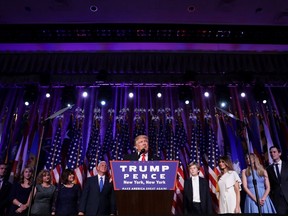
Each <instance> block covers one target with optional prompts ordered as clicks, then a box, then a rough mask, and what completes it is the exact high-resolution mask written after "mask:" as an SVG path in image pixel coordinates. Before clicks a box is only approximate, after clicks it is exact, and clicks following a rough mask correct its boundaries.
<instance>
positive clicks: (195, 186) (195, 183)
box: [192, 176, 201, 203]
mask: <svg viewBox="0 0 288 216" xmlns="http://www.w3.org/2000/svg"><path fill="white" fill-rule="evenodd" d="M192 189H193V202H197V203H200V202H201V200H200V191H199V176H192Z"/></svg>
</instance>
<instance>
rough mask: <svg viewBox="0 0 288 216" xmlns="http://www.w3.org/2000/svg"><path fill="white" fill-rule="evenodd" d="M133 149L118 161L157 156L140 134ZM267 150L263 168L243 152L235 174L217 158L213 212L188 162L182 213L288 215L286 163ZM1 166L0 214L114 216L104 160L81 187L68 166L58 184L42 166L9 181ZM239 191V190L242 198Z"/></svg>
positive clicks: (195, 169) (204, 186) (203, 181)
mask: <svg viewBox="0 0 288 216" xmlns="http://www.w3.org/2000/svg"><path fill="white" fill-rule="evenodd" d="M135 150H136V153H133V154H130V155H126V156H124V160H134V161H137V160H138V161H150V160H159V158H158V157H157V156H155V155H152V153H151V152H149V142H148V137H147V136H146V135H140V136H137V137H136V138H135ZM269 151H270V156H271V158H272V160H273V163H272V164H271V165H269V166H268V167H267V168H266V169H265V168H264V167H263V165H261V163H260V161H259V158H258V157H257V155H256V154H253V153H249V154H247V155H246V165H247V168H246V169H243V170H242V173H241V175H238V173H237V172H236V171H234V169H233V164H232V161H231V159H230V158H229V157H228V156H222V157H220V158H219V161H218V166H219V169H220V171H221V172H220V175H219V176H218V181H217V188H216V191H217V192H218V200H219V206H218V207H219V208H218V211H217V212H215V208H213V206H212V199H211V194H210V188H209V183H208V181H207V180H206V179H204V178H202V177H200V176H199V172H200V166H199V164H198V163H196V162H192V163H191V164H189V166H188V169H189V174H190V178H188V179H186V180H185V182H184V191H183V214H185V215H193V214H196V215H197V214H203V215H208V214H213V213H215V214H226V213H230V214H233V213H241V212H243V213H259V211H260V212H261V213H265V214H269V213H271V214H276V213H277V214H280V215H288V164H287V163H286V162H285V161H284V160H281V158H280V157H281V150H280V149H279V148H278V147H276V146H272V147H270V149H269ZM6 169H7V165H6V164H5V163H0V215H27V214H29V215H30V214H31V215H61V216H66V215H67V216H68V215H117V207H116V196H115V191H114V188H113V182H112V181H111V179H110V178H109V177H108V175H107V173H108V167H107V163H106V162H105V161H101V162H99V164H98V166H97V175H96V176H93V177H90V178H87V180H86V181H85V184H84V186H83V190H82V189H81V187H80V186H79V185H78V184H75V183H74V182H75V176H74V171H73V170H70V169H65V170H63V172H62V174H61V177H60V183H59V184H58V185H54V184H53V183H52V176H51V173H50V171H48V170H41V171H40V172H39V173H38V174H37V178H36V182H35V183H34V182H33V180H34V176H33V174H34V170H33V168H31V167H25V168H24V170H23V171H22V173H21V176H20V180H19V181H18V182H15V183H14V184H13V185H12V184H11V183H9V181H8V180H7V179H6V178H5V172H6ZM240 176H241V177H240ZM241 190H243V191H245V198H244V199H243V196H241ZM243 191H242V193H243ZM241 198H242V200H241ZM241 203H243V205H241ZM213 209H214V210H213Z"/></svg>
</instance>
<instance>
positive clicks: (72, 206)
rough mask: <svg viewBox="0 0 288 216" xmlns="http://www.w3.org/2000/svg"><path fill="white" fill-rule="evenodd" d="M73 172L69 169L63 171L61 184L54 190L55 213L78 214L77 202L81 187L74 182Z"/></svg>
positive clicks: (62, 215) (62, 214)
mask: <svg viewBox="0 0 288 216" xmlns="http://www.w3.org/2000/svg"><path fill="white" fill-rule="evenodd" d="M74 180H75V176H74V172H73V171H72V170H70V169H66V170H64V171H63V173H62V175H61V184H60V185H59V186H58V189H57V191H56V198H55V201H54V210H55V214H56V215H61V216H66V215H67V216H68V215H77V214H78V204H79V199H80V196H81V188H80V186H79V185H78V184H74Z"/></svg>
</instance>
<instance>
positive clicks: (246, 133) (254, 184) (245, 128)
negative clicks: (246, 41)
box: [216, 107, 262, 216]
mask: <svg viewBox="0 0 288 216" xmlns="http://www.w3.org/2000/svg"><path fill="white" fill-rule="evenodd" d="M216 108H217V109H218V110H220V111H221V112H222V113H224V114H226V115H227V116H229V117H230V118H232V119H235V120H237V121H240V122H241V124H242V129H244V130H245V137H246V143H247V151H248V160H249V164H250V168H251V173H252V182H253V186H254V190H255V196H256V204H257V208H258V215H260V216H262V212H261V207H260V202H259V193H258V187H257V181H256V179H255V173H254V172H253V168H252V163H251V161H252V160H251V153H250V146H249V143H250V141H249V135H248V129H247V123H246V122H245V121H242V120H240V119H239V118H237V117H236V116H235V115H233V114H232V113H230V112H227V111H226V110H224V109H221V108H219V107H216ZM247 166H249V165H248V164H247Z"/></svg>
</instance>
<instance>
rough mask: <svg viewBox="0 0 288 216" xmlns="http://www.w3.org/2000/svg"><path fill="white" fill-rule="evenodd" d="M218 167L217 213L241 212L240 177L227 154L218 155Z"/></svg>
mask: <svg viewBox="0 0 288 216" xmlns="http://www.w3.org/2000/svg"><path fill="white" fill-rule="evenodd" d="M219 168H220V170H221V174H220V175H219V176H218V189H219V213H220V214H226V213H241V209H240V190H241V187H240V186H241V179H240V177H239V175H238V174H237V172H235V171H234V169H233V164H232V161H231V159H230V158H229V157H228V156H222V157H220V159H219Z"/></svg>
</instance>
